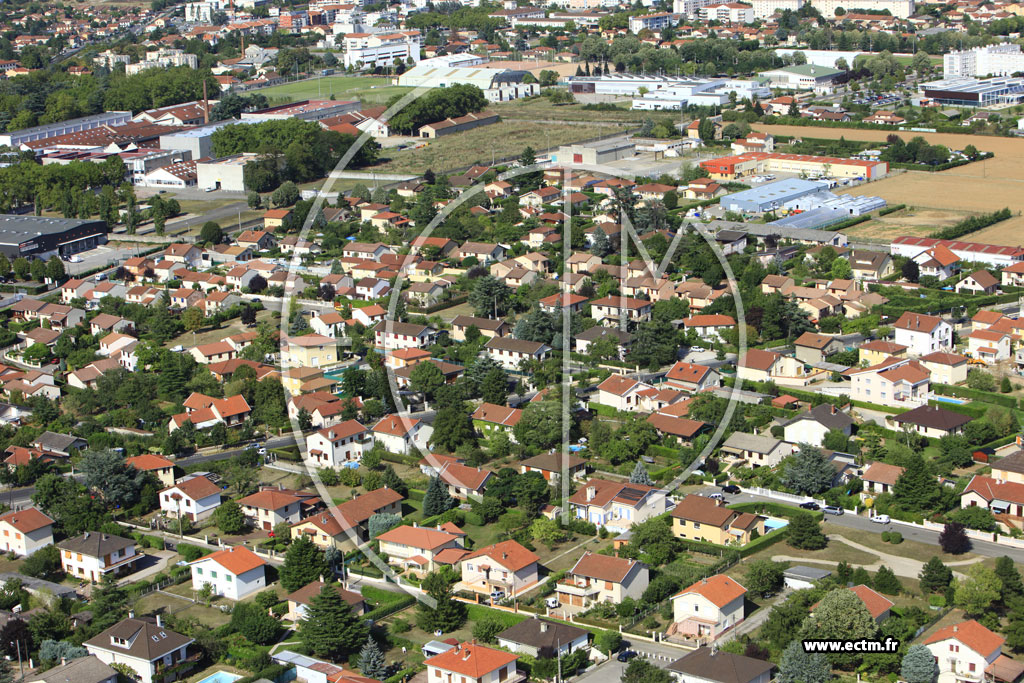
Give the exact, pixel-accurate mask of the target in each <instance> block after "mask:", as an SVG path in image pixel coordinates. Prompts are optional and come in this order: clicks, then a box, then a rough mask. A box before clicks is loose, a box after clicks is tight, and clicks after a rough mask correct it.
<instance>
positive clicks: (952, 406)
mask: <svg viewBox="0 0 1024 683" xmlns="http://www.w3.org/2000/svg"><path fill="white" fill-rule="evenodd" d="M928 405H930V406H934V407H937V408H942V409H944V410H948V411H950V412H952V413H960V414H961V415H967V416H968V417H973V418H975V419H981V418H983V417H985V413H986V412H987V411H988V409H987V408H985V407H983V406H979V405H978V404H976V403H964V404H962V405H961V404H956V403H946V402H944V401H936V400H935V399H934V398H931V399H928Z"/></svg>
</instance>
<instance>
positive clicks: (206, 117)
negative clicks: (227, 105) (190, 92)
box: [203, 78, 210, 124]
mask: <svg viewBox="0 0 1024 683" xmlns="http://www.w3.org/2000/svg"><path fill="white" fill-rule="evenodd" d="M209 122H210V99H209V98H208V97H207V96H206V79H205V78H204V79H203V124H207V123H209Z"/></svg>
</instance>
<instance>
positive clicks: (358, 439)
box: [306, 420, 373, 467]
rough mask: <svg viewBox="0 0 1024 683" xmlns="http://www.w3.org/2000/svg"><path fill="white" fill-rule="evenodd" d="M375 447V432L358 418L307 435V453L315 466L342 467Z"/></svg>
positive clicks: (356, 460)
mask: <svg viewBox="0 0 1024 683" xmlns="http://www.w3.org/2000/svg"><path fill="white" fill-rule="evenodd" d="M371 448H373V434H372V432H370V430H369V429H367V428H366V427H364V426H363V425H362V424H360V423H359V422H358V421H357V420H345V421H344V422H340V423H338V424H336V425H334V426H332V427H324V428H323V429H320V430H318V431H315V432H313V433H312V434H310V435H309V436H307V437H306V454H307V456H308V458H309V461H310V462H311V463H312V464H313V465H314V466H315V467H341V466H342V465H343V464H345V463H346V462H358V461H359V460H361V459H362V457H363V453H365V452H366V451H367V450H369V449H371Z"/></svg>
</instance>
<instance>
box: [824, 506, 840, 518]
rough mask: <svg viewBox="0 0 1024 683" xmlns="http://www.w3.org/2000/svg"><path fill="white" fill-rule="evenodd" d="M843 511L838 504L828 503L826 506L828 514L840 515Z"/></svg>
mask: <svg viewBox="0 0 1024 683" xmlns="http://www.w3.org/2000/svg"><path fill="white" fill-rule="evenodd" d="M843 512H844V510H843V508H841V507H839V506H838V505H826V506H825V514H826V515H836V516H839V515H842V514H843Z"/></svg>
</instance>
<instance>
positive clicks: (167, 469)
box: [125, 453, 174, 486]
mask: <svg viewBox="0 0 1024 683" xmlns="http://www.w3.org/2000/svg"><path fill="white" fill-rule="evenodd" d="M125 464H126V465H130V466H131V467H134V468H135V469H137V470H139V471H140V472H152V473H153V476H154V477H156V478H157V479H159V480H160V483H161V484H163V485H164V486H173V485H174V463H173V462H171V461H170V460H168V459H167V458H165V457H163V456H160V455H155V454H153V453H144V454H142V455H136V456H135V457H133V458H128V459H127V460H125Z"/></svg>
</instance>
